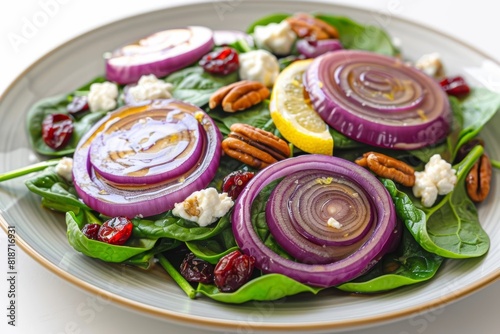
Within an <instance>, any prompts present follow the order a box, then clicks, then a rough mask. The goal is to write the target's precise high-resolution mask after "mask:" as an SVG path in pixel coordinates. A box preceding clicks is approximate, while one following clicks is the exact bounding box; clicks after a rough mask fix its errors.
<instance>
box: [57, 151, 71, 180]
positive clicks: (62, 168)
mask: <svg viewBox="0 0 500 334" xmlns="http://www.w3.org/2000/svg"><path fill="white" fill-rule="evenodd" d="M55 168H56V173H57V175H59V176H61V177H62V178H64V179H65V180H67V181H69V182H71V181H73V159H72V158H68V157H64V158H62V159H61V160H59V162H58V163H57V165H56V167H55Z"/></svg>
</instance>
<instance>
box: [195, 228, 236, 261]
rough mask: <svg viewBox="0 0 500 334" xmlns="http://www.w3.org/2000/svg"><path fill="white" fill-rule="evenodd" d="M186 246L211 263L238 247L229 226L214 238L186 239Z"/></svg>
mask: <svg viewBox="0 0 500 334" xmlns="http://www.w3.org/2000/svg"><path fill="white" fill-rule="evenodd" d="M186 246H187V248H188V249H189V250H190V251H191V252H193V254H194V255H195V256H197V257H199V258H200V259H203V260H205V261H207V262H209V263H212V264H217V262H219V260H220V258H221V257H223V256H224V255H227V254H229V253H231V252H233V251H235V250H237V249H238V246H237V245H236V241H235V240H234V235H233V233H232V230H231V226H229V227H227V228H226V229H224V230H223V231H222V232H221V233H219V234H218V235H216V236H215V237H214V238H211V239H206V240H192V241H187V242H186Z"/></svg>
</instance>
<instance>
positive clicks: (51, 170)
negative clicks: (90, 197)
mask: <svg viewBox="0 0 500 334" xmlns="http://www.w3.org/2000/svg"><path fill="white" fill-rule="evenodd" d="M25 184H26V187H27V188H28V189H29V190H30V191H31V192H33V193H35V194H37V195H39V196H41V197H42V198H43V199H45V200H46V203H47V204H49V203H51V202H52V203H54V204H56V203H57V208H56V206H55V205H54V206H50V205H49V206H48V207H50V208H52V209H56V210H58V211H63V212H65V211H73V209H74V208H75V207H76V208H80V209H84V210H88V209H89V208H88V207H87V206H86V205H85V204H83V202H82V201H80V199H79V198H78V196H77V194H76V190H75V187H74V186H73V184H72V183H70V182H68V181H67V180H66V179H64V178H63V177H61V176H59V174H57V173H56V171H55V167H48V168H46V169H45V170H43V171H42V172H40V173H38V174H36V175H34V176H33V177H31V178H29V179H27V180H26V181H25Z"/></svg>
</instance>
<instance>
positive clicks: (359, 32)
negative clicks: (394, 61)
mask: <svg viewBox="0 0 500 334" xmlns="http://www.w3.org/2000/svg"><path fill="white" fill-rule="evenodd" d="M316 17H318V18H319V19H321V20H323V21H325V22H327V23H329V24H330V25H332V26H334V27H335V28H336V29H337V30H338V32H339V36H340V41H341V43H342V45H343V46H344V48H346V49H356V50H365V51H372V52H377V53H381V54H385V55H388V56H395V55H397V54H398V53H399V50H398V49H397V48H396V47H395V46H394V45H393V44H392V42H391V38H390V37H389V35H388V34H387V33H386V32H385V30H384V29H382V28H379V27H376V26H374V25H362V24H360V23H357V22H355V21H354V20H352V19H350V18H348V17H342V16H332V15H324V14H320V15H317V16H316Z"/></svg>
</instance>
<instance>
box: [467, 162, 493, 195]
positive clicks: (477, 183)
mask: <svg viewBox="0 0 500 334" xmlns="http://www.w3.org/2000/svg"><path fill="white" fill-rule="evenodd" d="M492 169H493V168H492V166H491V161H490V158H488V156H487V155H486V154H483V155H482V156H481V157H480V158H479V159H478V161H476V163H475V164H474V166H472V168H471V170H470V171H469V173H468V174H467V178H466V179H465V187H466V189H467V195H469V198H470V199H471V200H472V201H473V202H476V203H479V202H482V201H484V200H485V199H486V197H487V196H488V194H489V192H490V184H491V173H492Z"/></svg>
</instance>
